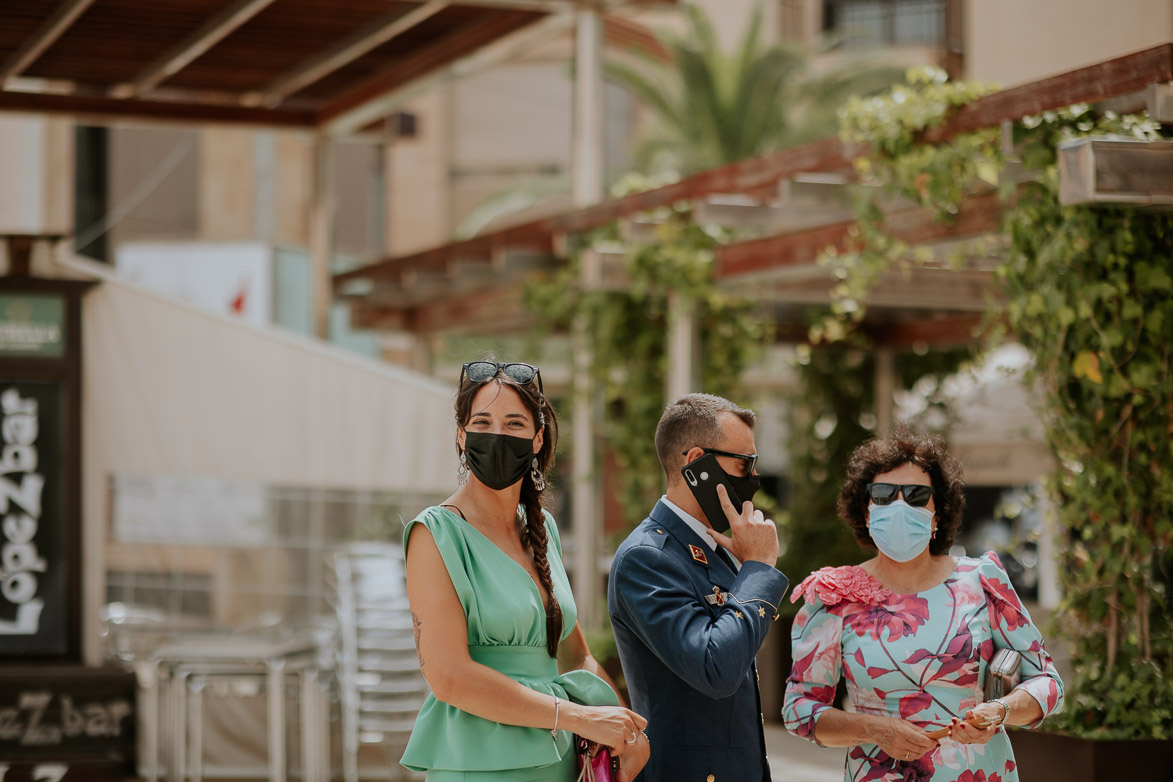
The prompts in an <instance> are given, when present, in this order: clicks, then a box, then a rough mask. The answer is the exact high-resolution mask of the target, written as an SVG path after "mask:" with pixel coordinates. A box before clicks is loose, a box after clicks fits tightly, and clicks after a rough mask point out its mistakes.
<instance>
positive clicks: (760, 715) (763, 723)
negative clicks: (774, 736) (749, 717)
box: [758, 714, 766, 728]
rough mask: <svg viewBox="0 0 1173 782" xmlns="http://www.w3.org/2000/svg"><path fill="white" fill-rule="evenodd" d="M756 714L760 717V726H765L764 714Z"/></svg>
mask: <svg viewBox="0 0 1173 782" xmlns="http://www.w3.org/2000/svg"><path fill="white" fill-rule="evenodd" d="M758 716H759V717H761V718H762V727H763V728H764V727H765V726H766V715H765V714H759V715H758Z"/></svg>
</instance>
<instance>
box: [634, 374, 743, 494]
mask: <svg viewBox="0 0 1173 782" xmlns="http://www.w3.org/2000/svg"><path fill="white" fill-rule="evenodd" d="M720 413H732V414H733V415H735V416H737V418H739V419H740V420H741V421H742V422H743V423H744V424H745V425H746V426H748V427H749V428H750V429H753V426H754V420H755V416H754V412H753V410H748V409H746V408H744V407H741V406H739V405H736V404H734V403H733V402H730V401H729V400H728V399H725V398H724V397H719V396H714V395H713V394H685V395H684V396H682V397H680V398H679V399H677V400H676V401H674V402H672V403H670V404H669V405H668V407H666V408H665V409H664V414H663V415H662V416H660V423H659V424H657V425H656V455H657V456H658V457H659V458H660V466H661V467H663V468H664V474H665V475H666V476H668V482H669V483H672V482H674V480H675V478H676V477H677V476H678V474H679V472H680V468H681V467H683V466H684V454H685V453H686V452H687V451H688V450H689V449H690V448H693V447H696V446H700V447H701V448H717V447H719V446H720V445H721V440H722V437H721V434H722V433H721V419H720V418H718V415H719V414H720Z"/></svg>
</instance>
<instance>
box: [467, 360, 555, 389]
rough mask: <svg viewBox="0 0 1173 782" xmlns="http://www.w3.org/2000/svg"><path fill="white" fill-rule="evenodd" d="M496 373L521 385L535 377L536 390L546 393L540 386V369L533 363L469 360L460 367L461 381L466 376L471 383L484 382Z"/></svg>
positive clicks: (495, 375) (528, 382) (530, 381)
mask: <svg viewBox="0 0 1173 782" xmlns="http://www.w3.org/2000/svg"><path fill="white" fill-rule="evenodd" d="M498 374H502V375H504V376H505V377H507V378H509V379H510V380H512V381H513V382H515V383H517V384H518V385H523V386H525V385H529V384H530V383H532V382H533V381H534V378H535V377H536V378H537V379H538V391H539V392H540V393H542V394H545V393H546V391H545V389H544V388H542V371H541V370H540V369H538V368H537V367H535V366H534V365H533V364H525V363H523V362H521V361H511V362H509V363H506V364H501V363H498V362H496V361H470V362H468V363H467V364H465V365H464V366H462V367H461V368H460V378H461V382H463V381H464V378H466V377H467V378H468V379H469V380H470V381H471V382H473V383H484V382H485V381H487V380H492V379H493V378H495V377H497V375H498Z"/></svg>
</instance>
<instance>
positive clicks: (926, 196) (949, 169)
mask: <svg viewBox="0 0 1173 782" xmlns="http://www.w3.org/2000/svg"><path fill="white" fill-rule="evenodd" d="M906 79H907V83H906V84H903V85H901V84H898V85H895V86H893V87H892V88H891V89H890V90H888V91H887V92H885V93H884V94H882V95H876V96H873V97H868V98H859V97H854V98H850V99H849V100H848V101H847V102H846V103H845V104H844V105H843V108H842V109H840V112H839V118H840V136H841V137H842V138H843V140H844V142H846V143H849V144H859V145H862V147H863V149H864V150H865V153H866V154H865V155H861V156H860V157H857V158H856V160H855V168H856V172H857V174H858V175H859V186H858V187H857V188H856V200H855V213H856V224H855V225H854V226H853V227H852V228H851V230H850V231H849V235H848V238H847V242H846V247H845V251H844V252H839V251H837V250H836V249H835V248H829V249H828V250H827V251H825V252H824V253H823V254H822V255H821V256H820V258H819V263H820V264H822V265H824V266H827V267H829V268H831V269H832V271H833V273H834V275H835V278H836V279H837V280H838V282H837V283H836V285H835V287H834V288H833V289H832V291H831V309H830V312H829V313H828V315H827V316H826V317H824V318H822V319H821V320H820V321H818V322H816V323H815V324H814V325H813V326H812V327H811V331H810V336H811V341H812V342H815V343H818V342H821V341H828V342H835V341H837V340H841V339H843V338H844V337H845V336H846V335H847V333H848V332H850V331H851V330H852V329H853V328H854V327H855V326H856V325H857V324H859V323H860V322H862V321H863V317H864V314H865V311H866V310H865V303H866V298H867V294H868V293H869V292H870V291H871V290H872V288H874V287H875V286H876V284H877V283H878V282H879V281H880V278H881V277H882V276H883V275H884V274H886V273H888V272H889V271H892V270H900V269H908V268H911V267H913V266H918V265H924V264H927V263H930V262H932V261H933V260H934V257H933V254H932V253H931V252H929V251H928V250H927V249H925V248H914V247H910V246H909V245H908V244H907V243H906V242H903V241H900V240H899V239H897V238H895V237H894V236H893V235H892V231H891V228H890V225H889V220H888V217H887V214H886V211H885V208H884V207H885V205H886V204H891V203H893V199H896V198H903V199H907V200H908V201H910V202H912V203H913V204H915V205H916V206H919V207H921V208H924V209H927V210H929V211H930V212H932V213H933V214H934V215H935V217H936V218H937V219H938V220H942V221H947V220H951V219H953V218H954V216H956V214H957V212H958V210H959V208H960V205H961V202H962V200H963V198H964V196H965V193H966V192H967V191H971V190H972V189H973V188H974V186H975V185H977V184H979V183H981V182H985V183H987V184H988V185H991V186H995V185H997V184H998V183H999V171H1000V169H1001V165H1002V162H1001V154H1000V150H999V142H1000V133H999V130H998V129H997V128H993V129H985V130H981V131H978V132H975V133H967V134H964V135H962V136H960V137H955V138H952V139H950V140H949V141H948V142H947V143H944V144H929V143H925V142H924V141H923V139H922V138H921V133H922V132H923V131H924V130H926V129H927V128H932V127H934V126H936V125H938V124H940V123H941V122H943V121H944V119H945V118H946V117H947V116H948V113H949V111H950V110H952V109H953V108H955V107H957V106H960V105H963V104H965V103H967V102H969V101H971V100H973V99H974V98H977V97H980V96H981V95H984V94H986V93H987V92H990V91H992V90H993V89H994V87H993V86H992V85H978V84H961V83H956V82H950V81H948V80H947V78H946V75H945V72H944V71H942V70H940V69H939V68H931V67H921V68H912V69H909V71H908V73H907V74H906ZM979 249H980V248H979ZM962 260H963V258H962V257H958V258H956V259H954V260H953V263H954V264H955V265H957V264H960V263H961V262H962Z"/></svg>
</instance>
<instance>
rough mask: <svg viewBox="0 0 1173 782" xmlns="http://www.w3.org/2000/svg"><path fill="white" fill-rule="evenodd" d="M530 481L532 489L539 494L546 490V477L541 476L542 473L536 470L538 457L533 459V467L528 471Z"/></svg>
mask: <svg viewBox="0 0 1173 782" xmlns="http://www.w3.org/2000/svg"><path fill="white" fill-rule="evenodd" d="M529 477H530V480H532V481H533V482H534V488H535V489H537V490H538V491H539V492H543V491H545V490H546V476H544V475H542V471H541V470H539V469H538V457H536V456H535V457H534V462H533V466H532V467H530V470H529Z"/></svg>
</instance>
